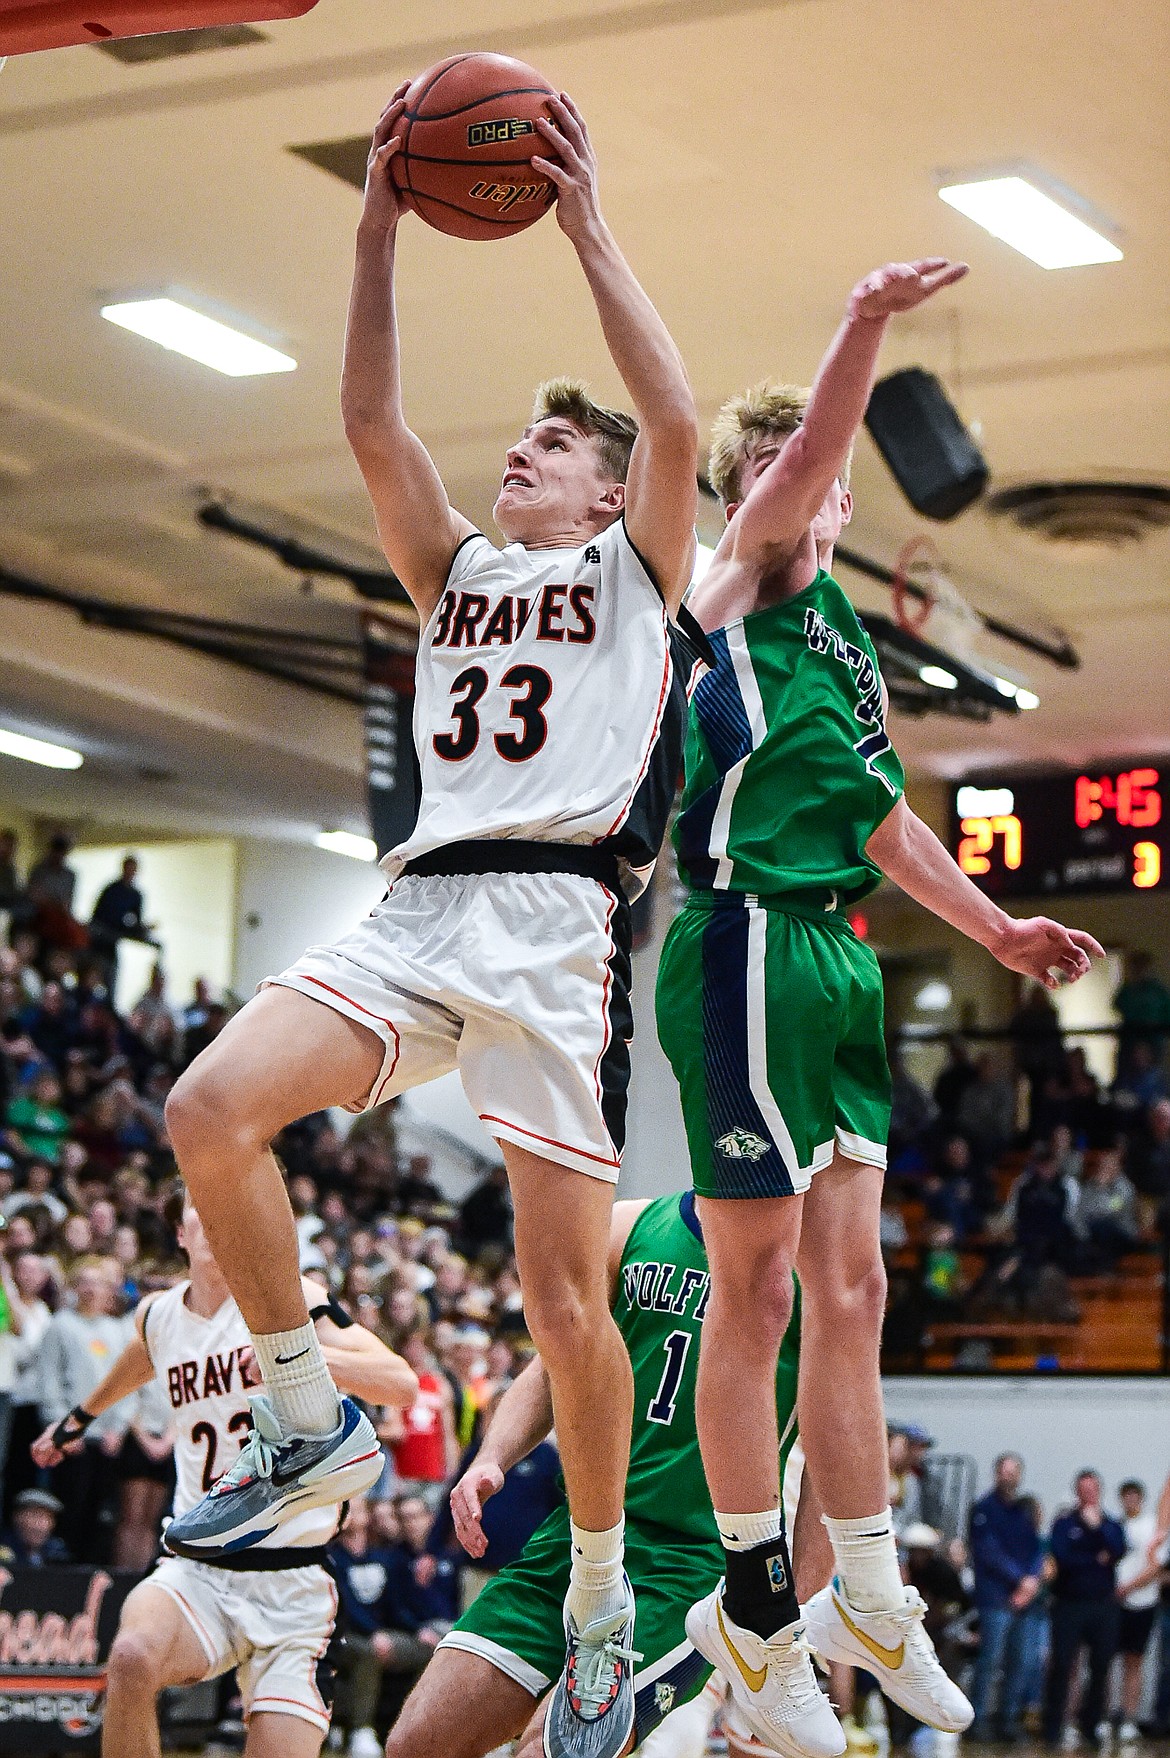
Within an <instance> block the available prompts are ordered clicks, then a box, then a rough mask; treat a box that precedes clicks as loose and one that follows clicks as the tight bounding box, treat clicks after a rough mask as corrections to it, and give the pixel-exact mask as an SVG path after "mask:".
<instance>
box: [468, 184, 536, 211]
mask: <svg viewBox="0 0 1170 1758" xmlns="http://www.w3.org/2000/svg"><path fill="white" fill-rule="evenodd" d="M551 187H552V186H551V184H548V183H486V182H481V183H473V184H472V186H471V188H470V189H469V190H468V192H467V193H468V194H469V195H471V196H473V197H474V198H475V200H476V201H490V202H491V203H492V204H493V206H495V207H498V208H499V210H500V212H501V213H502V214H506V213H507V212H508V209H509V208H514V207H516V205H517V204H518V203H521V202H526V201H543V202H547V201H548V200H549V190H550V188H551Z"/></svg>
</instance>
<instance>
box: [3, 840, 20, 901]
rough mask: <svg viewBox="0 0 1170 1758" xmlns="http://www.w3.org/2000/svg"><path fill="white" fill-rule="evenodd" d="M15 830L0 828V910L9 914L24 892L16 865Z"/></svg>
mask: <svg viewBox="0 0 1170 1758" xmlns="http://www.w3.org/2000/svg"><path fill="white" fill-rule="evenodd" d="M16 849H17V842H16V832H15V830H0V911H3V912H4V913H5V914H6V915H9V916H11V915H12V914H13V912H14V911H15V910H16V909H17V908H18V906H19V904H20V902H21V898H22V896H23V893H24V887H23V886H22V885H21V883H20V874H19V872H18V871H17V867H16Z"/></svg>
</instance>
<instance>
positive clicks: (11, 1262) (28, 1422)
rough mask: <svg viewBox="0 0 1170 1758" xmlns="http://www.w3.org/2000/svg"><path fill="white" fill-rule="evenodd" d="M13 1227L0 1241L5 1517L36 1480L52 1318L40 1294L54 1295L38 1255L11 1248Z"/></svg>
mask: <svg viewBox="0 0 1170 1758" xmlns="http://www.w3.org/2000/svg"><path fill="white" fill-rule="evenodd" d="M22 1226H27V1222H25V1223H22ZM17 1231H18V1229H17V1227H16V1226H15V1224H14V1225H13V1226H11V1227H9V1228H8V1229H7V1232H6V1236H5V1238H4V1240H3V1242H2V1243H0V1251H2V1252H3V1257H2V1260H0V1275H3V1277H4V1291H5V1295H6V1298H7V1301H8V1307H9V1313H10V1320H9V1322H10V1325H11V1328H12V1338H13V1340H12V1355H13V1363H12V1366H13V1373H12V1390H11V1392H10V1394H9V1398H10V1401H11V1413H10V1417H9V1435H8V1448H7V1454H6V1457H5V1458H4V1459H3V1460H0V1472H2V1475H3V1484H4V1499H3V1508H4V1513H5V1514H6V1515H7V1514H8V1513H10V1512H11V1509H12V1506H13V1500H14V1498H15V1496H16V1495H17V1494H18V1493H19V1492H20V1491H21V1490H22V1489H31V1488H32V1487H33V1485H34V1483H35V1480H36V1467H35V1466H34V1465H33V1462H32V1460H31V1458H30V1457H29V1451H28V1450H29V1448H30V1447H31V1446H32V1443H33V1442H34V1441H35V1440H36V1438H37V1435H38V1434H39V1433H40V1432H41V1420H40V1417H41V1412H40V1403H41V1343H42V1341H43V1339H44V1335H45V1331H46V1330H47V1328H48V1324H49V1320H50V1318H51V1317H52V1313H51V1312H50V1311H49V1306H48V1303H47V1301H46V1300H45V1299H44V1295H45V1291H46V1289H48V1290H49V1291H50V1292H53V1293H55V1290H54V1289H53V1287H52V1281H51V1278H50V1274H49V1266H48V1264H47V1263H46V1261H45V1259H44V1258H42V1257H37V1256H36V1255H35V1253H33V1252H31V1251H20V1252H14V1251H13V1238H12V1236H13V1234H14V1233H16V1232H17Z"/></svg>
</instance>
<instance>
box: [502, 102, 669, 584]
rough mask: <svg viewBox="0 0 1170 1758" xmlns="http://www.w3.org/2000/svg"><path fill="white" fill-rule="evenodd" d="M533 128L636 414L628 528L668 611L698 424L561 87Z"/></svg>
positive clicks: (540, 163) (542, 167) (540, 162)
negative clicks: (610, 220) (548, 117)
mask: <svg viewBox="0 0 1170 1758" xmlns="http://www.w3.org/2000/svg"><path fill="white" fill-rule="evenodd" d="M549 110H550V111H551V113H552V118H553V120H552V121H551V122H547V121H544V120H543V119H542V120H540V121H538V122H537V125H536V126H537V128H538V129H539V130H540V132H541V134H542V135H543V137H544V148H543V156H541V155H538V156H536V157H534V158H533V161H532V163H533V165H534V166H535V167H536V169H537V170H539V171H543V172H544V174H545V175H546V176H547V177H550V178H551V179H552V181H553V182H554V183H555V184H556V186H557V220H558V221H559V223H560V226H561V230H562V231H563V232H564V233H565V235H566V237H567V238H568V239H569V240H570V242H571V243H572V245H573V248H574V250H575V251H576V252H577V256H578V258H579V260H580V263H581V267H582V268H583V269H584V271H585V278H586V280H587V281H588V282H589V288H590V291H591V292H592V294H593V298H594V301H595V303H596V305H597V314H598V316H599V317H600V319H601V328H602V332H603V334H604V336H605V342H606V346H607V347H608V349H609V352H610V356H611V357H612V359H613V363H614V365H615V366H616V367H617V369H618V372H619V373H620V374H621V377H622V383H623V384H624V385H625V387H626V390H627V391H628V392H629V395H630V399H631V401H632V402H633V405H634V409H635V411H636V413H637V416H638V427H639V433H638V438H637V440H636V442H635V444H634V452H633V457H632V458H631V460H630V471H629V477H628V480H627V482H626V529H627V530H628V531H629V534H630V541H631V542H632V543H633V544H634V546H635V548H636V549H637V550H638V552H639V554H641V555H643V556H645V558H646V560H647V561H648V562H649V564H650V566H651V568H652V569H653V570H654V575H655V578H656V580H657V582H658V584H659V586H660V587H661V589H662V592H663V595H664V597H665V598H666V602H667V605H668V606H669V608H670V609H672V610H674V609H676V608H677V606H678V605H679V604H680V603H681V601H682V595H683V593H684V592H685V591H686V589H687V586H688V585H689V584H690V578H691V570H692V567H693V564H694V555H695V548H694V546H695V512H696V508H697V504H698V488H697V470H698V456H699V449H698V423H697V417H696V414H695V399H694V397H693V395H692V393H691V386H690V381H689V380H688V378H687V372H686V367H685V366H684V365H683V361H682V355H681V354H680V353H679V351H678V349H677V348H676V347H675V345H674V342H673V340H672V339H671V336H670V332H669V330H668V329H667V327H666V325H665V324H664V323H663V321H662V319H661V318H660V317H659V315H658V313H657V311H656V310H655V309H654V306H653V305H652V304H651V302H650V300H649V298H648V297H647V295H646V293H645V291H644V290H643V288H642V287H641V285H640V284H639V282H638V280H637V277H636V276H635V274H634V271H633V270H632V269H631V267H630V265H629V263H628V262H627V261H626V259H625V257H624V256H623V255H622V253H621V251H620V249H619V248H618V245H617V242H616V240H615V238H614V236H613V233H612V232H611V231H610V229H609V227H608V226H607V225H606V223H605V221H604V219H603V218H602V215H601V208H600V205H599V203H598V199H597V158H596V155H595V153H594V151H593V147H592V144H591V143H590V140H589V133H588V130H587V129H586V127H585V123H584V120H583V118H582V116H581V113H580V111H579V110H578V109H577V107H576V105H575V104H574V103H573V102H572V100H571V99H570V98H569V97H567V96H566V94H565V93H564V92H562V93H561V95H560V97H559V98H551V99H550V100H549Z"/></svg>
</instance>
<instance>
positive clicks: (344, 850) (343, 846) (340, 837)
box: [316, 830, 378, 861]
mask: <svg viewBox="0 0 1170 1758" xmlns="http://www.w3.org/2000/svg"><path fill="white" fill-rule="evenodd" d="M316 843H317V847H318V848H326V849H328V850H329V852H330V853H331V854H334V855H348V856H349V858H350V860H351V861H376V860H377V858H378V845H377V843H376V842H374V841H373V840H372V838H371V837H368V836H353V835H351V834H350V832H349V831H348V830H323V831H322V832H321V834H320V836H318V837H317V838H316Z"/></svg>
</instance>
